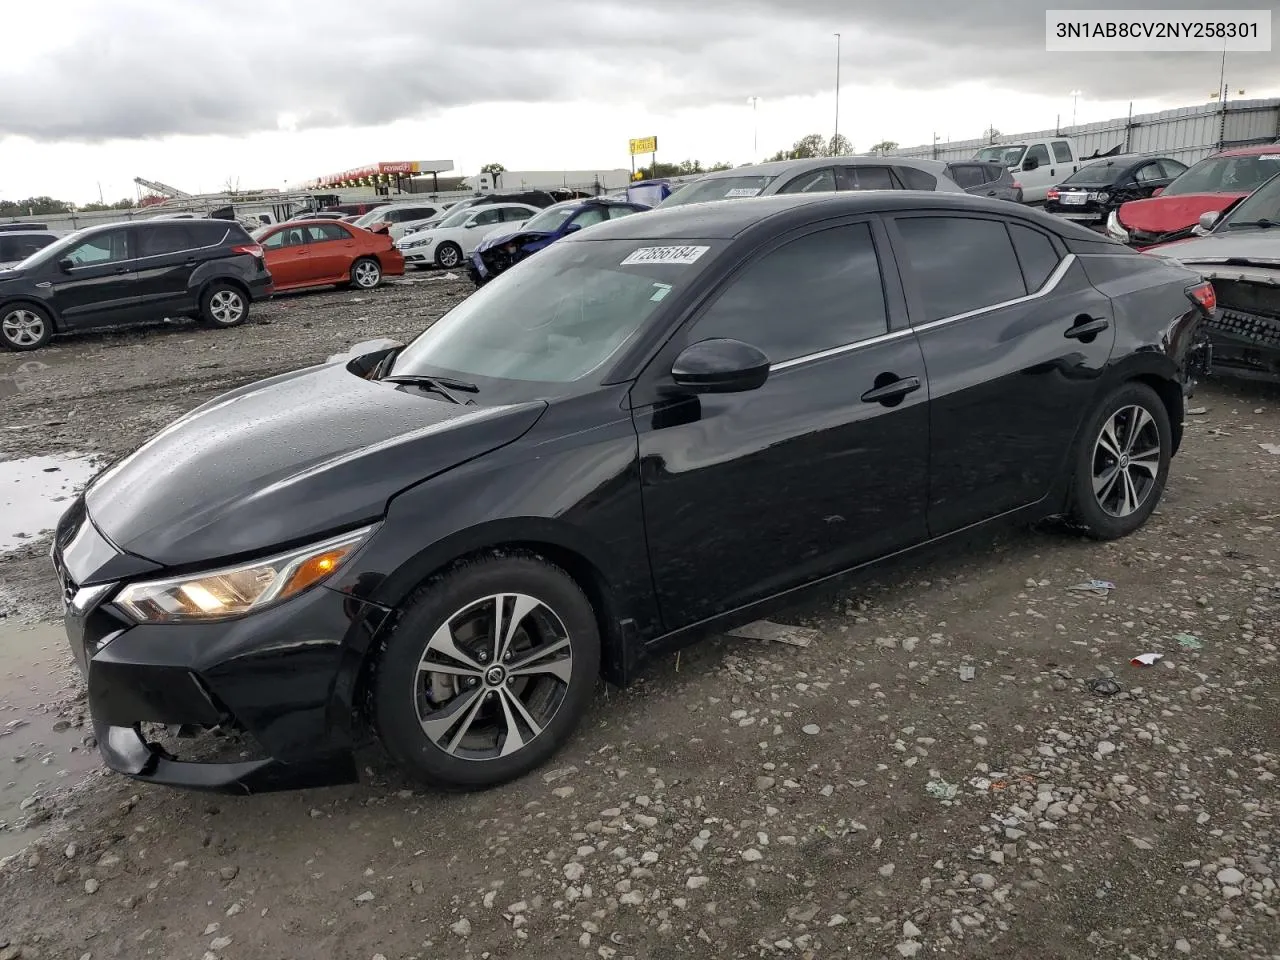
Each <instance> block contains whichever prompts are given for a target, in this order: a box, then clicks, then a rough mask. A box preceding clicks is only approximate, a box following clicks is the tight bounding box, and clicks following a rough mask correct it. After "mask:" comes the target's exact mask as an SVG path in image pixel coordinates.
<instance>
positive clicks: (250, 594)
mask: <svg viewBox="0 0 1280 960" xmlns="http://www.w3.org/2000/svg"><path fill="white" fill-rule="evenodd" d="M372 531H373V527H365V528H364V529H362V530H356V531H353V532H352V533H345V534H343V535H342V536H340V537H334V538H332V539H330V540H325V541H324V542H322V543H313V544H311V545H310V546H306V547H301V548H299V549H297V550H292V551H290V552H289V553H281V554H277V555H276V556H274V557H269V558H267V559H265V560H254V561H252V562H250V563H245V564H242V565H240V566H235V567H224V568H222V569H221V570H210V571H208V572H207V573H193V574H191V575H190V576H185V577H174V578H173V579H171V580H147V581H143V582H141V583H131V584H129V585H128V586H127V587H125V588H124V589H123V590H121V591H120V592H119V593H118V594H117V595H116V598H115V601H114V602H115V605H116V606H117V607H119V608H120V609H121V610H123V611H125V612H126V613H127V614H129V616H131V617H133V618H134V619H135V620H137V621H138V622H139V623H193V622H208V621H211V620H226V619H229V618H231V617H239V616H242V615H244V614H246V613H250V612H252V611H254V610H260V609H262V608H263V607H269V606H272V605H274V604H277V603H282V602H284V601H285V600H288V599H289V598H290V597H295V596H297V595H298V594H299V593H301V592H302V591H304V590H306V589H307V588H308V587H313V586H315V585H316V584H318V583H321V582H323V581H325V580H327V579H328V578H329V577H331V576H333V574H334V573H335V572H337V570H338V568H339V567H341V566H342V564H343V563H344V562H345V561H346V559H347V558H348V557H349V556H350V555H351V554H352V553H354V552H355V550H356V548H357V547H359V546H360V544H361V543H363V542H364V541H365V539H366V538H367V537H368V536H369V534H370V533H371V532H372Z"/></svg>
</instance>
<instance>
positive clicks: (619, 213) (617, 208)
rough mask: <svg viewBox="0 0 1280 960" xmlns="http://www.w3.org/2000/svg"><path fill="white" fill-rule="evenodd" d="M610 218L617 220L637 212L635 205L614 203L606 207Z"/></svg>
mask: <svg viewBox="0 0 1280 960" xmlns="http://www.w3.org/2000/svg"><path fill="white" fill-rule="evenodd" d="M607 209H608V211H609V219H610V220H618V219H620V218H622V217H629V216H631V214H633V213H639V212H640V211H639V210H637V209H636V208H635V207H624V206H622V205H621V204H614V205H612V206H610V207H608V208H607Z"/></svg>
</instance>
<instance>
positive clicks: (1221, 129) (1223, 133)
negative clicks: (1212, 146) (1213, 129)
mask: <svg viewBox="0 0 1280 960" xmlns="http://www.w3.org/2000/svg"><path fill="white" fill-rule="evenodd" d="M1218 96H1219V97H1221V98H1222V111H1221V112H1222V117H1221V119H1220V120H1219V122H1218V149H1219V150H1221V149H1222V148H1223V147H1224V146H1225V145H1226V142H1227V44H1226V41H1225V40H1224V41H1223V43H1222V66H1220V67H1219V68H1218Z"/></svg>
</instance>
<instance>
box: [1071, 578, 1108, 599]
mask: <svg viewBox="0 0 1280 960" xmlns="http://www.w3.org/2000/svg"><path fill="white" fill-rule="evenodd" d="M1115 588H1116V585H1115V584H1114V583H1112V582H1111V581H1110V580H1086V581H1085V582H1084V583H1075V584H1072V585H1071V586H1069V587H1067V589H1068V590H1070V591H1072V592H1073V593H1092V594H1094V595H1095V596H1099V597H1105V596H1107V595H1109V594H1110V593H1111V591H1112V590H1114V589H1115Z"/></svg>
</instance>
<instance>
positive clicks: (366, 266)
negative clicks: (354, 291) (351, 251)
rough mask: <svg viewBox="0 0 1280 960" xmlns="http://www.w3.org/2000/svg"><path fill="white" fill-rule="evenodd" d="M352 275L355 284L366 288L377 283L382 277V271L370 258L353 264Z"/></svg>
mask: <svg viewBox="0 0 1280 960" xmlns="http://www.w3.org/2000/svg"><path fill="white" fill-rule="evenodd" d="M354 276H355V281H356V286H359V287H364V288H365V289H368V288H369V287H376V286H377V285H378V281H379V280H380V279H382V271H381V270H379V269H378V265H377V264H376V263H374V262H373V261H372V260H361V261H360V262H359V263H357V264H356V266H355V274H354Z"/></svg>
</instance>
